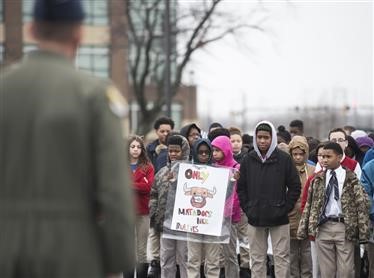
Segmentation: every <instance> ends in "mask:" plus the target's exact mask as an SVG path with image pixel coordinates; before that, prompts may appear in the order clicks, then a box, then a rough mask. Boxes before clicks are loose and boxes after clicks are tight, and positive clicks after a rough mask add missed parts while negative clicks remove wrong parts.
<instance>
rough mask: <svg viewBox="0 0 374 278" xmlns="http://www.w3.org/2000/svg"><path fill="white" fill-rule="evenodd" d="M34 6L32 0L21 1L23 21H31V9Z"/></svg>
mask: <svg viewBox="0 0 374 278" xmlns="http://www.w3.org/2000/svg"><path fill="white" fill-rule="evenodd" d="M33 7H34V1H33V0H23V1H22V15H23V22H31V21H32V18H33V16H32V9H33Z"/></svg>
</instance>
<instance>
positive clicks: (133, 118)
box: [129, 101, 183, 135]
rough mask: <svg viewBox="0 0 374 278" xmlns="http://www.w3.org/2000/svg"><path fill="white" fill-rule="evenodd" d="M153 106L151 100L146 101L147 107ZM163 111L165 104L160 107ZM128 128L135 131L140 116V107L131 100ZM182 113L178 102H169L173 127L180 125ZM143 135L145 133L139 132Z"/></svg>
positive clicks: (164, 110)
mask: <svg viewBox="0 0 374 278" xmlns="http://www.w3.org/2000/svg"><path fill="white" fill-rule="evenodd" d="M152 107H153V103H152V102H148V104H147V109H151V108H152ZM162 111H163V112H166V106H164V107H163V109H162ZM129 115H130V130H131V132H132V133H135V132H136V129H137V127H138V124H139V118H140V109H139V105H138V104H137V103H136V102H135V101H132V102H131V103H130V114H129ZM182 115H183V107H182V105H181V104H180V103H172V104H171V118H172V119H173V121H174V122H175V127H176V128H178V127H181V125H182ZM141 135H145V134H141Z"/></svg>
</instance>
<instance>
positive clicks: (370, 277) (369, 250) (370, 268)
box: [367, 242, 374, 278]
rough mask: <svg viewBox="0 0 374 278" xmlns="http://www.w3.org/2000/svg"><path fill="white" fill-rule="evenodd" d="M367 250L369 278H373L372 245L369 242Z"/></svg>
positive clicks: (373, 247)
mask: <svg viewBox="0 0 374 278" xmlns="http://www.w3.org/2000/svg"><path fill="white" fill-rule="evenodd" d="M367 250H368V257H369V278H374V243H371V242H369V243H368V245H367Z"/></svg>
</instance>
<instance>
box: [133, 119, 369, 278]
mask: <svg viewBox="0 0 374 278" xmlns="http://www.w3.org/2000/svg"><path fill="white" fill-rule="evenodd" d="M154 130H155V133H156V135H157V139H156V140H154V141H153V142H150V143H149V144H148V145H147V146H146V147H145V143H144V140H143V138H141V137H139V136H133V137H131V138H130V139H129V159H130V167H131V171H132V173H133V189H134V191H135V193H136V202H137V217H136V245H137V248H136V251H137V252H136V253H137V267H136V275H137V277H182V278H184V277H189V278H194V277H230V278H235V277H261V278H262V277H266V276H267V275H273V276H275V277H326V278H327V277H335V276H336V277H374V270H373V268H374V238H373V223H374V204H373V194H374V140H373V136H374V134H372V133H371V134H368V133H366V132H364V131H361V130H354V128H353V127H349V126H347V127H345V128H334V129H332V130H331V131H330V132H329V133H328V137H327V139H326V140H325V141H320V140H319V139H317V138H312V137H306V136H304V134H303V122H302V121H300V120H294V121H292V122H291V123H290V125H289V131H287V130H286V128H285V127H284V126H280V127H278V130H276V129H275V127H274V126H273V124H272V123H271V122H268V121H261V122H259V123H258V124H257V125H256V127H255V129H254V135H253V136H249V135H248V134H242V132H241V131H240V129H238V128H236V127H230V128H225V127H223V126H222V125H221V124H219V123H213V124H212V125H211V126H210V128H209V132H208V134H207V138H202V131H201V129H200V128H199V126H198V125H197V124H195V123H191V124H188V125H186V126H184V127H183V128H182V129H181V130H180V132H176V131H174V122H173V120H172V119H170V118H167V117H161V118H159V119H157V120H156V121H155V123H154ZM181 161H184V162H186V161H189V162H192V163H196V164H208V165H213V166H220V167H222V166H223V167H228V168H235V169H237V171H236V174H235V179H234V180H235V184H234V188H235V190H234V191H233V193H232V196H231V200H230V202H232V210H230V215H225V216H227V217H230V218H231V226H230V240H229V243H228V244H218V243H207V242H205V243H204V242H196V241H189V240H188V238H187V240H186V241H184V240H176V239H169V238H164V237H162V234H163V232H164V230H163V223H164V219H165V213H166V211H167V210H168V209H169V208H167V198H168V193H169V191H170V189H171V188H172V187H173V186H175V180H176V178H177V177H176V176H175V171H171V168H172V167H173V165H178V163H177V162H181ZM269 238H270V242H271V248H272V254H273V263H274V270H273V272H271V269H269V265H268V263H267V262H268V254H267V250H268V239H269ZM147 242H148V243H149V245H150V246H147ZM360 246H361V248H362V247H364V250H365V254H368V255H367V257H368V258H369V260H370V262H369V263H370V272H369V270H368V269H365V271H362V269H363V268H362V267H361V265H360V263H361V255H360ZM147 250H148V254H147ZM238 251H239V254H237V253H238ZM149 262H150V264H148V263H149ZM269 271H270V272H269ZM369 273H370V274H369ZM365 275H366V276H365ZM369 275H370V276H369Z"/></svg>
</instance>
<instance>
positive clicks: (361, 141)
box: [356, 135, 374, 148]
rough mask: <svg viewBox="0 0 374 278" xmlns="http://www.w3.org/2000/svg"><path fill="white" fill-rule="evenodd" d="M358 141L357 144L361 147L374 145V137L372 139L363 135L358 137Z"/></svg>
mask: <svg viewBox="0 0 374 278" xmlns="http://www.w3.org/2000/svg"><path fill="white" fill-rule="evenodd" d="M356 142H357V145H358V146H359V147H360V148H361V147H364V146H367V147H370V148H371V147H372V146H374V141H373V139H371V138H370V137H369V136H367V135H366V136H362V137H358V138H357V139H356Z"/></svg>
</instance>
